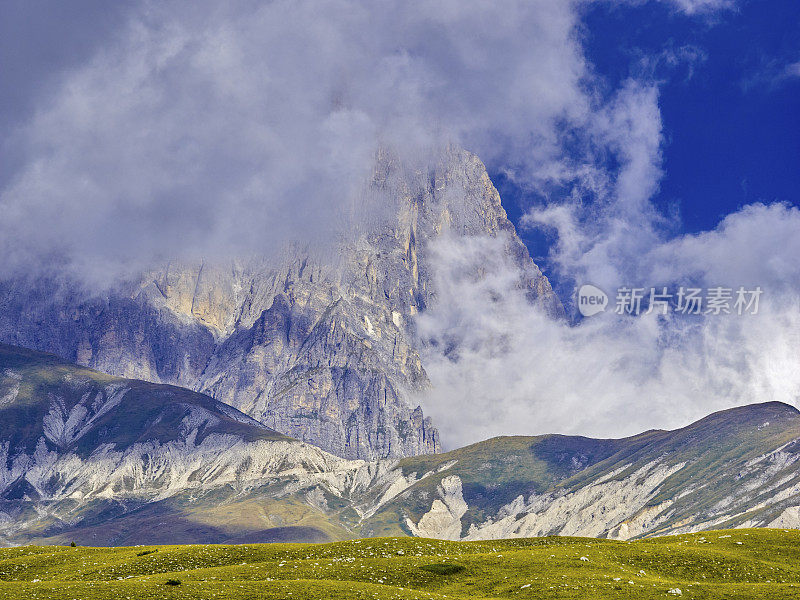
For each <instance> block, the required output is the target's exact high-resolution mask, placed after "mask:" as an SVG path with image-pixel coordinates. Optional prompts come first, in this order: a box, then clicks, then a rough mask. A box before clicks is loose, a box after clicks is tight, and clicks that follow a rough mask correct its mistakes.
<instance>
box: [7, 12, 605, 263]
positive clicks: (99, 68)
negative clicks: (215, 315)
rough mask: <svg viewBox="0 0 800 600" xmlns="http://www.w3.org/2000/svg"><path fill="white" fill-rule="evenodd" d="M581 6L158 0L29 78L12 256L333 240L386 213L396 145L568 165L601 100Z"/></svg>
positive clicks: (250, 248) (539, 167) (148, 253)
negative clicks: (579, 130) (380, 205)
mask: <svg viewBox="0 0 800 600" xmlns="http://www.w3.org/2000/svg"><path fill="white" fill-rule="evenodd" d="M115 22H116V21H115ZM577 24H578V13H577V10H576V8H575V5H574V4H573V3H572V2H568V1H565V2H552V1H550V0H540V1H533V2H530V1H515V2H508V3H505V4H504V6H503V10H497V9H496V8H494V7H492V6H491V5H490V4H486V3H468V4H465V3H461V2H441V3H429V2H422V1H412V2H408V1H399V0H398V1H396V2H386V3H380V4H377V3H370V2H357V1H353V0H327V1H323V2H318V1H303V0H299V1H296V2H283V1H281V2H270V3H262V2H251V1H247V0H239V1H235V2H231V3H225V5H224V6H221V5H219V3H216V2H193V3H191V4H186V3H182V2H169V1H168V2H148V1H145V2H140V3H138V4H136V5H133V6H132V7H130V8H129V10H128V11H127V12H126V18H125V20H124V22H123V24H121V25H118V26H116V28H115V29H114V30H113V34H112V33H109V32H104V33H103V36H102V43H99V44H98V45H99V48H97V49H96V50H95V51H94V52H93V53H90V55H89V57H88V58H87V59H86V60H85V61H84V62H82V63H80V64H76V65H72V64H71V65H69V66H68V67H65V68H64V69H62V70H61V71H60V72H59V73H58V77H56V78H54V79H53V82H52V83H51V85H49V86H46V89H47V93H40V94H39V95H38V96H36V95H35V94H34V92H35V90H33V91H31V94H34V96H35V97H32V98H30V99H29V102H28V104H29V105H30V106H31V107H32V108H30V110H29V112H30V114H31V116H30V118H27V119H25V120H22V121H20V122H19V123H17V124H16V125H17V126H16V127H15V128H14V134H13V135H12V136H11V138H10V139H8V140H7V141H6V143H5V145H4V147H3V150H4V153H6V154H7V155H8V156H9V157H11V158H12V159H13V160H12V161H11V162H12V163H13V164H15V165H18V167H17V168H16V169H15V170H14V172H13V173H11V174H7V176H6V179H5V185H4V187H3V188H2V190H1V191H0V209H2V212H3V219H2V221H0V252H2V254H3V256H4V257H5V258H6V260H5V261H4V265H3V267H4V269H5V270H6V271H8V270H10V269H12V268H15V267H24V268H26V269H28V268H30V266H31V265H32V264H36V263H39V264H47V263H49V262H51V261H52V260H53V258H54V257H59V259H61V260H62V262H63V261H64V260H66V261H68V262H70V263H71V264H73V265H75V266H76V268H75V271H76V272H78V273H81V274H82V275H83V276H86V275H87V274H88V273H90V272H92V271H98V272H100V273H102V272H105V271H107V272H111V273H116V272H119V271H120V269H121V268H124V267H125V266H126V265H129V264H130V263H133V266H134V268H135V267H137V266H138V265H139V264H141V263H142V262H145V263H146V262H148V261H150V260H152V259H155V258H158V257H161V256H168V257H186V258H193V257H197V256H217V257H222V256H225V255H233V256H236V255H242V254H246V253H248V252H257V253H262V254H263V253H269V252H271V251H273V250H274V249H275V248H278V247H281V246H283V245H284V244H285V243H286V242H288V241H300V242H303V243H308V242H309V241H314V242H315V243H317V244H325V243H326V242H328V241H330V240H331V239H334V238H335V237H336V236H337V235H338V234H339V233H341V232H342V231H349V230H351V229H352V228H353V227H355V226H357V224H358V222H359V221H360V220H362V219H365V218H372V215H366V216H365V215H363V214H360V213H359V214H356V213H357V211H356V210H355V209H354V208H353V198H354V197H356V196H357V195H358V192H359V186H361V185H362V184H363V182H364V180H365V179H366V177H367V176H368V175H369V172H370V169H371V168H372V167H373V164H374V163H373V156H374V153H375V151H376V150H377V149H378V148H379V147H390V148H392V149H393V150H394V151H395V152H397V153H398V154H399V155H400V157H401V158H403V159H404V160H406V161H407V162H410V163H414V162H416V163H418V164H419V165H420V166H424V165H425V163H426V160H427V157H428V156H429V155H430V153H432V152H435V151H436V149H437V148H439V147H441V146H442V145H443V144H449V143H456V144H460V145H463V146H465V147H468V148H470V149H472V150H473V151H476V152H478V153H479V154H480V155H481V156H482V157H483V158H484V159H485V160H487V161H490V162H491V161H500V160H503V159H504V157H509V156H514V157H516V158H515V161H516V162H517V163H519V164H521V165H525V166H526V168H527V170H528V171H529V172H530V173H532V174H534V176H541V177H550V176H552V175H551V173H555V171H556V167H557V165H558V162H559V160H560V158H561V147H560V139H559V131H560V129H561V128H562V125H561V124H563V123H573V124H576V123H581V122H583V121H584V120H585V118H586V115H587V114H588V113H589V112H590V110H591V109H590V97H589V96H588V95H587V93H586V92H585V90H584V89H582V85H583V83H582V82H583V81H584V80H585V78H586V77H587V65H586V61H585V59H584V57H583V56H582V52H581V47H580V45H579V43H578V42H577V39H576V36H575V29H576V26H577ZM86 34H87V35H90V36H91V35H92V33H91V31H90V30H89V29H88V27H87V31H86ZM96 35H99V34H96ZM86 46H92V44H89V43H87V44H86ZM92 47H93V46H92Z"/></svg>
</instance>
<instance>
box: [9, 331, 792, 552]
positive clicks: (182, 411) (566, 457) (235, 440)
mask: <svg viewBox="0 0 800 600" xmlns="http://www.w3.org/2000/svg"><path fill="white" fill-rule="evenodd" d="M20 411H22V413H20ZM20 415H22V416H20ZM799 514H800V411H797V409H795V408H794V407H791V406H789V405H784V404H781V403H776V402H766V403H761V404H755V405H749V406H743V407H734V408H731V409H727V410H724V411H720V412H717V413H714V414H712V415H709V416H707V417H705V418H703V419H700V420H699V421H696V422H694V423H692V424H690V425H687V426H686V427H682V428H679V429H676V430H672V431H662V430H658V431H649V432H644V433H642V434H638V435H635V436H629V437H624V438H617V439H594V438H588V437H583V436H564V435H559V434H549V435H540V436H500V437H496V438H491V439H489V440H485V441H483V442H478V443H476V444H472V445H469V446H466V447H464V448H459V449H456V450H452V451H450V452H447V453H440V454H423V455H419V456H415V457H407V458H401V459H384V460H378V461H364V460H348V459H343V458H340V457H337V456H334V455H331V454H329V453H326V452H324V451H323V450H321V449H319V448H317V447H315V446H312V445H309V444H307V443H304V442H302V441H299V440H295V439H292V438H288V437H286V436H284V435H282V434H279V433H277V432H274V431H272V430H270V429H269V428H267V427H265V426H264V425H263V424H260V423H258V422H256V421H254V420H253V419H252V418H250V417H248V416H246V415H244V414H243V413H241V412H239V411H236V410H235V409H233V408H231V407H230V406H228V405H227V404H225V403H222V402H219V401H216V400H214V399H212V398H210V397H208V396H204V395H202V394H199V393H197V392H193V391H191V390H186V389H182V388H177V387H175V386H168V385H163V384H152V383H148V382H140V381H136V380H125V379H121V378H117V377H114V376H110V375H106V374H104V373H100V372H97V371H93V370H90V369H87V368H85V367H81V366H78V365H71V364H69V363H67V362H65V361H63V360H61V359H59V358H58V357H56V356H54V355H46V354H41V353H38V352H34V351H30V350H26V349H19V348H14V347H10V346H3V345H0V543H4V544H7V545H8V544H19V543H30V542H36V543H63V542H64V541H71V540H77V541H79V542H80V543H83V544H93V545H120V544H137V543H146V542H147V540H148V539H150V538H148V537H147V536H148V535H152V534H150V533H148V532H149V529H147V528H148V527H151V526H152V525H153V524H154V523H155V524H163V525H161V526H160V529H161V531H159V532H158V534H157V536H156V538H153V539H157V540H158V541H169V540H172V541H180V542H181V543H191V542H220V543H221V542H231V541H276V540H281V541H291V540H294V541H326V540H337V539H351V538H355V537H375V536H387V535H388V536H397V535H413V536H421V537H435V538H441V539H452V540H480V539H495V538H506V537H531V536H540V535H554V534H557V535H583V536H591V537H608V538H615V539H631V538H638V537H648V536H653V535H663V534H669V533H686V532H691V531H701V530H706V529H715V528H726V527H763V526H775V527H789V526H792V527H795V526H800V517H798V515H799ZM151 541H152V539H151Z"/></svg>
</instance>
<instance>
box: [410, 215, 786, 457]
mask: <svg viewBox="0 0 800 600" xmlns="http://www.w3.org/2000/svg"><path fill="white" fill-rule="evenodd" d="M767 232H768V233H767ZM798 240H800V211H798V210H797V209H795V208H788V207H785V206H782V205H773V206H751V207H747V208H745V209H743V210H742V211H740V212H738V213H736V214H734V215H731V216H729V217H728V218H727V219H725V221H724V222H723V223H722V224H720V226H719V227H718V228H717V229H715V230H714V231H711V232H707V233H704V234H701V235H696V236H685V237H679V238H676V239H674V240H672V241H667V242H663V243H661V244H659V245H658V246H656V247H654V248H652V250H651V251H650V252H648V253H646V254H644V255H642V256H641V257H640V259H639V260H638V261H637V263H638V264H637V265H636V267H637V270H641V271H643V272H649V273H650V274H651V275H650V276H651V278H652V279H651V280H650V281H651V285H657V284H659V283H661V282H662V281H672V280H680V279H681V278H683V277H686V276H687V275H692V277H693V280H694V281H695V282H697V284H698V285H700V286H703V287H711V286H717V285H730V286H733V287H738V286H739V285H742V286H744V287H746V288H747V289H753V288H754V287H755V286H761V287H762V289H763V290H764V291H763V294H762V296H761V302H760V306H759V313H758V314H756V315H750V314H745V315H741V316H740V315H737V314H731V315H727V316H725V315H720V316H714V315H708V316H705V317H687V316H682V315H675V314H670V315H668V316H667V317H659V316H658V315H656V314H655V313H653V314H651V315H642V316H640V317H638V318H631V317H622V316H619V315H616V314H614V312H613V308H614V290H612V289H610V288H606V291H607V292H610V295H611V306H610V308H609V310H608V311H607V312H605V313H602V314H600V315H597V316H594V317H591V318H587V319H585V320H583V321H582V322H581V323H580V324H578V325H577V326H570V325H569V324H567V323H564V322H556V321H552V320H550V319H548V318H546V317H544V316H543V315H541V314H539V313H538V312H537V311H535V310H533V309H532V308H531V306H530V305H529V304H528V303H527V302H526V300H525V298H524V294H523V293H522V292H521V291H520V290H519V289H517V287H516V285H515V284H516V282H517V279H516V273H515V272H514V270H513V268H512V267H511V265H510V263H508V262H507V260H508V259H507V258H506V257H505V256H504V255H503V253H502V245H500V244H498V243H497V242H496V241H495V240H488V239H472V240H470V239H463V238H462V239H459V240H446V241H443V242H442V243H441V244H440V245H439V247H438V263H437V264H438V265H439V269H438V274H439V279H438V281H437V285H438V287H437V290H438V303H437V305H436V306H435V307H434V308H433V309H432V310H430V311H429V312H428V313H427V314H424V315H422V316H421V318H420V331H421V334H422V335H423V337H424V338H425V339H427V340H428V341H429V342H430V345H429V347H428V351H427V356H426V360H427V362H426V365H427V369H428V373H429V375H430V377H431V380H432V382H433V384H434V389H433V391H432V392H431V393H430V394H429V395H428V396H427V397H424V398H423V401H424V407H425V409H426V413H427V414H430V415H431V416H433V418H434V419H435V421H436V422H437V424H438V425H439V427H440V428H441V429H442V433H443V437H444V440H445V443H446V444H447V445H449V446H451V447H454V446H460V445H462V444H466V443H470V442H474V441H477V440H480V439H485V438H487V437H490V436H495V435H509V434H526V435H533V434H539V433H552V432H557V433H571V434H581V435H594V436H600V437H616V436H623V435H630V434H635V433H638V432H640V431H644V430H647V429H650V428H674V427H680V426H683V425H685V424H687V423H688V422H690V421H692V420H694V419H698V418H700V417H702V416H705V415H706V414H708V413H709V412H711V411H713V410H720V409H723V408H729V407H731V406H736V405H742V404H748V403H753V402H765V401H773V400H777V401H782V402H787V403H791V404H796V403H797V402H798V399H800V369H798V368H797V349H798V348H800V277H798V275H800V273H798V270H800V267H798V266H797V263H796V260H794V257H796V256H797V252H798V248H797V245H798V243H800V242H798ZM629 259H631V260H635V259H634V258H633V257H629ZM478 273H480V274H482V275H481V276H478V275H477V274H478ZM590 275H591V271H587V276H590ZM594 279H596V278H594ZM671 290H672V291H674V290H675V288H671ZM443 349H447V351H446V352H445V351H443Z"/></svg>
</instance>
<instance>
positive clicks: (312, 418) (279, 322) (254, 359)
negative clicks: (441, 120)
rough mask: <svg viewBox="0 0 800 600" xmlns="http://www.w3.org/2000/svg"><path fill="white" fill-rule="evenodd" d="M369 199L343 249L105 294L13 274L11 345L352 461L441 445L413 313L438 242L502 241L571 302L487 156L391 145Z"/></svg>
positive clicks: (167, 271)
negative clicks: (429, 410) (403, 159)
mask: <svg viewBox="0 0 800 600" xmlns="http://www.w3.org/2000/svg"><path fill="white" fill-rule="evenodd" d="M376 203H379V204H380V206H381V210H380V211H376V210H374V206H375V204H376ZM365 207H372V208H370V209H369V210H368V211H367V212H369V214H370V217H369V218H368V219H364V220H357V221H356V222H357V223H359V226H358V227H354V229H353V231H351V232H348V235H347V236H346V237H345V238H343V239H342V240H340V242H339V243H338V244H337V245H336V248H337V249H338V256H337V257H335V259H330V260H322V259H320V258H319V256H316V257H315V254H314V253H310V252H307V251H304V250H303V249H300V248H296V247H292V248H287V249H286V250H285V251H284V252H283V253H282V254H281V255H280V256H271V257H269V258H250V259H247V260H240V261H233V262H231V263H227V264H219V263H216V264H212V263H201V264H175V263H171V264H167V265H164V266H162V267H159V268H155V269H153V270H151V271H149V272H147V273H145V274H144V275H143V276H142V277H141V278H135V279H133V280H130V281H127V282H126V283H124V284H120V285H118V286H116V287H115V288H114V289H113V290H110V291H108V292H107V293H105V294H104V295H102V296H99V297H98V296H96V295H90V296H86V295H85V294H83V293H79V292H78V291H77V289H78V288H77V287H75V286H73V285H71V284H70V282H64V281H61V280H60V279H59V278H58V277H55V276H54V277H53V278H52V279H43V278H37V277H35V278H33V279H31V278H18V279H15V280H11V281H6V282H3V283H2V284H0V341H4V342H7V343H12V344H17V345H21V346H26V347H31V348H36V349H39V350H44V351H48V352H53V353H56V354H58V355H59V356H62V357H64V358H66V359H68V360H72V361H75V362H77V363H79V364H82V365H87V366H90V367H92V368H96V369H98V370H101V371H104V372H107V373H111V374H114V375H119V376H123V377H135V378H139V379H143V380H146V381H151V382H158V383H171V384H177V385H181V386H184V387H188V388H190V389H193V390H197V391H201V392H204V393H208V394H210V395H211V396H213V397H214V398H217V399H219V400H221V401H223V402H226V403H228V404H230V405H231V406H234V407H236V408H238V409H240V410H242V411H243V412H245V413H246V414H248V415H250V416H252V417H253V418H255V419H257V420H258V421H260V422H262V423H264V424H265V425H267V426H269V427H271V428H273V429H275V430H277V431H280V432H282V433H285V434H287V435H290V436H292V437H295V438H298V439H300V440H304V441H308V442H310V443H313V444H315V445H318V446H320V447H321V448H323V449H325V450H328V451H330V452H333V453H334V454H337V455H339V456H342V457H347V458H363V459H377V458H388V457H401V456H410V455H417V454H424V453H432V452H437V451H439V449H440V444H439V438H438V433H437V431H436V429H435V427H434V425H433V424H432V423H431V422H430V420H429V419H427V418H425V417H424V415H423V414H422V410H421V409H420V408H419V407H417V408H415V407H414V406H413V405H412V403H411V398H412V397H413V396H414V395H415V393H416V392H419V391H420V390H423V389H425V388H427V387H428V386H429V381H428V378H427V375H426V373H425V369H424V365H423V364H422V361H421V360H420V355H419V349H420V342H419V340H418V339H417V337H416V335H415V327H414V318H415V315H417V314H418V313H420V312H422V311H424V310H425V309H426V307H428V306H429V305H431V303H434V302H435V301H436V290H435V289H434V285H433V281H434V277H433V272H432V271H433V265H432V258H431V248H430V246H431V243H432V242H433V241H434V240H436V239H439V238H442V237H443V236H460V237H464V236H467V237H468V236H491V237H494V238H497V239H501V240H503V244H502V248H503V252H504V253H505V254H506V257H507V258H508V260H509V261H510V262H511V263H512V264H513V265H515V268H516V269H518V271H519V284H518V285H519V286H520V288H521V289H524V290H526V292H527V295H528V297H529V298H530V300H531V302H532V303H534V304H537V305H539V306H540V307H541V308H542V309H543V310H545V311H547V312H548V313H550V314H552V315H554V316H558V315H560V314H561V313H562V312H563V311H562V308H561V305H560V303H559V302H558V299H557V298H556V297H555V295H554V294H553V292H552V290H551V288H550V285H549V283H548V281H547V279H546V278H545V277H544V276H543V275H542V273H541V271H540V270H539V269H538V268H537V267H536V265H535V264H534V263H533V261H532V260H531V258H530V256H529V254H528V251H527V249H526V248H525V246H524V244H523V243H522V242H521V241H520V239H519V238H518V237H517V236H516V233H515V231H514V227H513V225H512V224H511V223H510V221H509V220H508V218H507V216H506V213H505V211H504V210H503V207H502V205H501V203H500V197H499V195H498V193H497V191H496V190H495V188H494V186H493V185H492V183H491V181H490V179H489V176H488V174H487V173H486V169H485V168H484V166H483V164H482V163H481V162H480V161H479V160H478V159H477V158H476V157H475V156H473V155H471V154H469V153H467V152H464V151H462V150H458V149H450V150H448V151H447V152H445V153H444V154H443V156H442V157H441V159H440V161H439V163H438V165H437V166H436V168H434V169H431V170H430V171H429V172H416V171H409V170H408V169H406V168H405V167H404V166H403V165H402V164H400V163H399V162H398V161H397V160H396V159H395V158H394V157H393V156H392V155H391V154H390V153H387V152H384V153H382V154H381V155H380V156H378V157H377V161H376V167H375V170H374V174H373V178H372V180H371V181H370V182H369V184H368V185H367V186H366V188H365V190H364V193H363V198H361V204H358V205H354V209H353V210H354V211H358V210H362V209H363V210H365V211H366V208H365ZM56 291H57V293H56Z"/></svg>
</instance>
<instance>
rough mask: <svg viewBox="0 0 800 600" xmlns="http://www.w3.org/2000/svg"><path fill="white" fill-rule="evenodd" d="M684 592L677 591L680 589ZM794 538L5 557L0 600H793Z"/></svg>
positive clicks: (798, 539)
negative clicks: (554, 599)
mask: <svg viewBox="0 0 800 600" xmlns="http://www.w3.org/2000/svg"><path fill="white" fill-rule="evenodd" d="M677 590H680V591H677ZM798 595H800V532H798V531H793V530H791V531H790V530H786V531H784V530H754V529H745V530H730V531H714V532H706V533H703V534H692V535H681V536H671V537H663V538H658V539H652V540H641V541H636V542H614V541H608V540H597V539H589V538H567V537H548V538H535V539H520V540H496V541H489V542H469V543H467V542H443V541H438V540H428V539H408V538H401V539H396V538H378V539H364V540H356V541H351V542H339V543H334V544H321V545H305V544H275V545H245V546H149V547H142V546H139V547H124V548H113V549H112V548H81V547H78V548H70V547H52V546H51V547H22V548H13V549H4V550H0V598H3V599H5V598H8V599H15V600H16V599H17V598H39V599H58V600H74V599H78V598H79V599H81V600H84V599H86V600H89V599H98V600H100V599H113V600H120V599H126V598H130V599H136V600H144V599H157V598H158V599H161V598H164V599H173V598H175V599H178V598H193V599H209V600H211V599H212V598H229V599H244V598H248V599H250V598H252V599H266V598H292V599H303V598H319V599H322V598H326V599H327V598H330V599H336V598H342V599H348V600H350V599H359V598H364V599H366V598H377V599H384V598H385V599H389V598H393V599H412V598H419V599H422V598H580V599H601V598H626V599H628V598H673V597H680V598H704V599H706V598H707V599H713V598H761V599H764V598H767V599H768V598H797V597H798Z"/></svg>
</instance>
